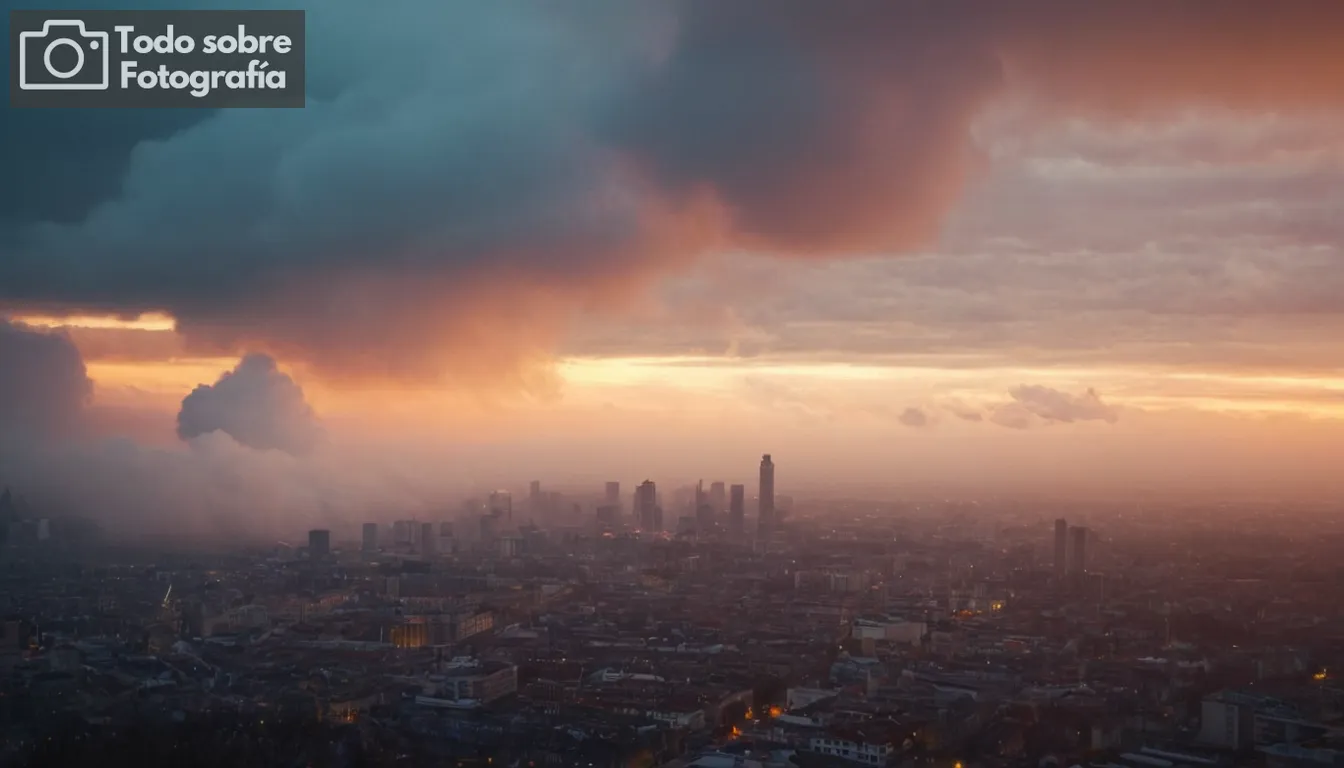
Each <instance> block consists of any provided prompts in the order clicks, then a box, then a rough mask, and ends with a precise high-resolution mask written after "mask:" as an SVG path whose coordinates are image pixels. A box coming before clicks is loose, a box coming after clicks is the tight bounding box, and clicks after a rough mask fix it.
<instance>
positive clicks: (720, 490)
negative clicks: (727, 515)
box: [709, 481, 728, 515]
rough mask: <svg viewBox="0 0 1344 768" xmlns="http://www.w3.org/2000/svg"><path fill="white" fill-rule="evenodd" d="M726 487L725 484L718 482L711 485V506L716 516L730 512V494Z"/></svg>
mask: <svg viewBox="0 0 1344 768" xmlns="http://www.w3.org/2000/svg"><path fill="white" fill-rule="evenodd" d="M724 487H725V486H724V484H723V483H722V482H718V481H716V482H713V483H710V484H709V505H710V506H711V507H713V508H714V514H716V515H722V514H723V513H724V512H727V511H728V494H727V492H726V491H725V490H724Z"/></svg>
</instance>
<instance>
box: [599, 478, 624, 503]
mask: <svg viewBox="0 0 1344 768" xmlns="http://www.w3.org/2000/svg"><path fill="white" fill-rule="evenodd" d="M602 500H603V502H604V503H605V504H606V505H607V506H609V507H616V508H617V509H619V508H620V506H621V484H620V483H618V482H616V481H615V480H608V481H607V489H606V493H605V494H604V495H603V497H602Z"/></svg>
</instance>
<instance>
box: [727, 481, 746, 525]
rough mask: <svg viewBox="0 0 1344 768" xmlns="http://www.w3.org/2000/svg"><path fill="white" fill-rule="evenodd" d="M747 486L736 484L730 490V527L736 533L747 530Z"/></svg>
mask: <svg viewBox="0 0 1344 768" xmlns="http://www.w3.org/2000/svg"><path fill="white" fill-rule="evenodd" d="M746 518H747V487H746V486H745V485H734V486H733V487H732V488H730V489H729V490H728V528H729V530H731V531H732V532H733V533H734V534H736V535H739V536H740V535H742V533H744V532H745V531H746V530H747V520H746Z"/></svg>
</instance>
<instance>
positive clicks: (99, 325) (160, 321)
mask: <svg viewBox="0 0 1344 768" xmlns="http://www.w3.org/2000/svg"><path fill="white" fill-rule="evenodd" d="M11 319H12V320H14V321H15V322H19V323H23V324H24V325H28V326H31V327H34V328H52V329H55V328H90V329H97V330H124V331H161V332H173V331H176V330H177V320H176V319H174V318H173V317H172V316H171V315H167V314H164V313H162V312H146V313H144V314H142V315H139V316H137V317H135V318H132V319H127V318H123V317H117V316H115V315H65V316H57V315H14V316H12V317H11Z"/></svg>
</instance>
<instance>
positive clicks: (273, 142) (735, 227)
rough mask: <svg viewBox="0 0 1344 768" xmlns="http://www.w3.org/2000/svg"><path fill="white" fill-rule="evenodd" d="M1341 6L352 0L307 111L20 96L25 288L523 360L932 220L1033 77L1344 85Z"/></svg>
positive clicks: (327, 15) (398, 365)
mask: <svg viewBox="0 0 1344 768" xmlns="http://www.w3.org/2000/svg"><path fill="white" fill-rule="evenodd" d="M137 5H141V4H137ZM1341 8H1344V7H1342V6H1341V5H1340V4H1339V3H1337V2H1333V0H1322V1H1321V2H1313V1H1312V0H1283V1H1282V2H1276V3H1273V4H1266V3H1260V2H1256V3H1252V2H1247V1H1244V0H1229V1H1228V2H1224V3H1218V4H1214V3H1202V2H1201V3H1196V2H1180V1H1172V2H1161V3H1158V2H1134V1H1132V0H1096V2H1090V3H1077V2H1064V1H1063V0H1023V2H1021V3H1014V4H1011V5H1005V4H1002V3H991V2H988V1H987V0H982V1H977V0H948V1H947V2H940V3H933V2H914V1H913V0H911V1H910V2H889V3H871V4H859V5H852V6H846V7H845V8H843V9H837V8H835V7H834V6H833V5H832V4H822V3H818V2H814V1H813V0H784V1H783V2H765V1H764V0H759V1H756V2H740V3H719V2H708V1H704V2H682V3H674V4H665V5H664V4H642V3H639V4H636V3H630V4H612V3H592V2H569V3H564V4H536V3H523V2H498V3H478V2H438V1H436V2H430V1H429V0H418V1H416V2H404V3H396V4H390V5H389V4H370V3H366V2H355V1H354V0H331V2H327V3H323V4H321V5H315V6H314V7H313V8H312V9H310V11H309V27H308V37H309V61H308V68H309V79H310V81H311V83H312V92H311V94H310V99H309V107H308V108H307V109H306V110H301V111H298V110H271V111H267V110H238V111H223V112H218V113H205V114H196V113H193V114H191V115H189V116H185V117H179V116H174V115H158V114H154V113H143V114H142V113H136V114H134V115H126V116H120V115H118V116H110V117H109V116H103V117H95V118H93V119H94V120H95V122H94V123H92V124H90V125H89V126H87V127H84V126H82V125H81V122H80V121H83V120H86V119H87V116H85V115H79V114H74V113H69V114H62V115H55V116H46V117H37V116H32V115H28V114H25V115H24V116H22V117H21V118H14V117H12V116H11V115H9V114H7V115H6V116H5V117H4V118H3V120H4V124H5V127H4V131H5V133H4V137H5V138H7V139H9V141H6V142H5V145H6V146H7V147H9V146H15V145H20V144H21V145H22V148H21V149H18V150H15V149H7V150H6V152H10V153H13V152H15V151H18V152H19V154H11V155H6V156H5V159H6V169H7V170H8V169H9V168H11V167H13V168H17V169H19V171H20V173H19V174H17V175H14V174H8V173H7V174H6V179H5V181H4V184H5V185H6V187H5V190H4V193H3V195H0V248H3V249H4V251H3V256H4V258H3V259H0V302H5V303H12V304H15V305H29V304H43V305H54V306H57V307H61V306H64V307H80V308H95V307H97V308H106V309H114V310H118V311H127V312H134V311H141V310H165V311H168V312H171V313H172V314H173V315H174V316H176V317H177V318H178V319H179V321H180V324H179V327H180V328H181V329H182V330H183V332H184V333H186V334H187V336H188V339H189V340H190V341H191V342H192V343H193V344H196V345H202V344H204V345H207V346H211V347H214V348H217V349H220V350H224V351H229V350H236V349H239V348H244V347H249V346H255V348H262V349H267V350H269V351H272V352H277V353H282V354H284V355H285V356H286V357H297V358H304V359H307V360H309V361H310V362H314V363H317V364H318V365H325V366H326V367H328V368H329V369H331V370H337V371H346V370H351V369H371V370H373V371H374V372H376V373H379V374H400V375H414V376H423V375H434V374H436V373H441V372H443V371H444V370H449V371H451V372H455V373H458V374H460V375H464V376H465V375H476V374H477V373H478V372H476V371H473V366H477V367H479V368H480V371H479V372H483V375H487V376H494V375H495V373H496V372H497V371H498V370H500V369H501V368H502V367H506V364H507V363H508V362H509V361H510V360H514V359H518V358H521V357H528V356H534V355H536V354H538V353H539V352H540V351H544V350H545V349H547V348H548V345H549V343H550V342H551V341H552V340H553V339H552V336H553V335H554V334H556V333H557V332H558V331H557V328H558V327H559V325H560V323H559V322H558V321H559V320H562V319H563V318H564V317H565V315H566V313H567V311H568V310H570V309H573V308H574V307H577V306H582V305H595V304H602V303H603V300H604V299H606V298H607V297H609V296H610V295H613V294H620V293H623V292H627V291H628V290H630V289H631V287H632V285H633V283H632V281H634V280H636V279H638V278H642V277H644V276H646V275H648V274H657V273H659V272H661V271H663V270H666V269H669V268H671V267H673V266H679V265H681V264H682V263H684V260H685V258H686V257H687V256H688V255H694V254H695V253H696V252H698V251H700V250H702V249H703V248H705V247H709V246H716V245H717V246H724V245H738V246H757V247H761V248H764V249H767V250H771V251H779V252H790V253H804V254H811V255H818V256H827V255H834V254H837V253H851V252H856V251H859V252H862V251H872V250H877V249H890V248H897V249H906V248H911V247H916V246H920V245H923V244H926V243H928V242H929V241H930V240H931V239H933V238H934V237H935V236H936V235H937V234H938V232H939V231H940V228H941V226H942V222H943V216H944V214H945V213H946V211H947V210H948V209H949V208H950V207H951V206H952V205H953V204H954V202H955V201H956V200H957V199H958V198H959V197H960V195H961V193H962V190H963V187H964V185H965V183H966V181H967V179H968V178H970V177H971V176H972V175H973V173H974V172H975V170H976V169H977V167H978V164H979V158H978V156H977V152H978V150H977V147H976V145H975V143H974V142H973V141H972V139H971V134H970V128H971V125H972V124H973V121H974V120H975V118H976V117H977V116H978V115H980V114H981V113H982V112H983V111H984V109H985V108H986V106H987V105H989V104H990V103H991V102H992V101H993V99H994V98H995V97H996V96H998V95H1000V94H1002V93H1005V92H1007V91H1009V90H1014V91H1016V92H1021V93H1026V94H1030V95H1031V96H1032V97H1033V98H1035V99H1038V100H1039V101H1040V103H1041V105H1042V106H1041V110H1040V112H1041V114H1042V115H1043V116H1052V115H1069V114H1089V115H1091V114H1096V115H1133V114H1147V113H1149V112H1152V111H1154V110H1163V109H1170V108H1173V107H1181V106H1185V105H1188V104H1192V103H1210V104H1222V105H1226V106H1230V107H1234V108H1243V107H1244V108H1247V109H1255V110H1265V109H1276V108H1284V109H1291V108H1298V107H1329V108H1337V107H1339V106H1340V105H1341V103H1344V64H1342V63H1340V57H1339V56H1338V48H1337V46H1338V34H1339V33H1340V32H1341V31H1344V10H1341ZM1136 50H1142V51H1143V55H1141V56H1138V55H1136V54H1135V51H1136ZM11 112H12V111H11ZM179 120H181V121H182V122H177V121H179ZM63 148H65V149H66V150H68V151H67V154H64V155H63V154H62V149H63ZM65 158H69V159H68V160H66V159H65ZM74 168H79V169H81V170H80V172H79V173H76V172H74V171H72V170H71V169H74ZM29 186H31V188H32V190H33V191H32V192H31V193H28V192H26V191H25V190H26V189H27V188H28V187H29ZM63 188H68V190H69V192H68V194H62V193H61V192H60V190H61V189H63ZM482 357H485V358H488V359H489V364H486V365H479V362H472V361H479V360H480V359H481V358H482Z"/></svg>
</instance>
